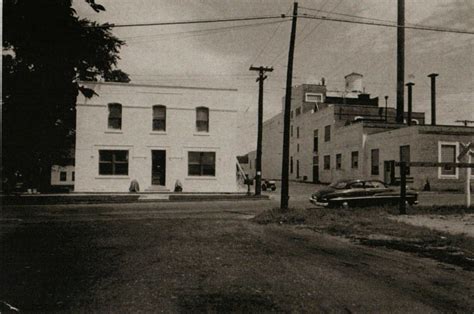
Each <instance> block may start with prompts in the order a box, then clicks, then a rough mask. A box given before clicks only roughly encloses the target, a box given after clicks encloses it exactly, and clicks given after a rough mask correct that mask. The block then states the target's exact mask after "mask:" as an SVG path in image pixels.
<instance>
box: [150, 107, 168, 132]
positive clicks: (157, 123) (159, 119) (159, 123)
mask: <svg viewBox="0 0 474 314" xmlns="http://www.w3.org/2000/svg"><path fill="white" fill-rule="evenodd" d="M153 131H166V107H165V106H162V105H158V106H153Z"/></svg>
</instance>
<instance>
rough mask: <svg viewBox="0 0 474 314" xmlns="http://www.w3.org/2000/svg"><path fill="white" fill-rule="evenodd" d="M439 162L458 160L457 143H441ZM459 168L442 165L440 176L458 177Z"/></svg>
mask: <svg viewBox="0 0 474 314" xmlns="http://www.w3.org/2000/svg"><path fill="white" fill-rule="evenodd" d="M438 156H439V157H438V159H439V162H456V156H457V143H440V145H439V153H438ZM457 176H458V170H457V168H455V167H440V170H439V177H440V178H443V177H445V178H457Z"/></svg>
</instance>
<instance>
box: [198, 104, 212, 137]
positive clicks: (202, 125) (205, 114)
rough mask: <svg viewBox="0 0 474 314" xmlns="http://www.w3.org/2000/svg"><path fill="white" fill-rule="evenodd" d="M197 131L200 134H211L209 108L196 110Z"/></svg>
mask: <svg viewBox="0 0 474 314" xmlns="http://www.w3.org/2000/svg"><path fill="white" fill-rule="evenodd" d="M196 130H197V131H198V132H209V108H206V107H197V108H196Z"/></svg>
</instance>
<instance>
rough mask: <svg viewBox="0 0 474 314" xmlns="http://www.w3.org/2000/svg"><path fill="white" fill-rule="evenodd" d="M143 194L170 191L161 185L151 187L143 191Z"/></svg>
mask: <svg viewBox="0 0 474 314" xmlns="http://www.w3.org/2000/svg"><path fill="white" fill-rule="evenodd" d="M145 192H170V190H169V189H167V188H166V187H165V186H163V185H151V186H149V187H148V188H147V189H145Z"/></svg>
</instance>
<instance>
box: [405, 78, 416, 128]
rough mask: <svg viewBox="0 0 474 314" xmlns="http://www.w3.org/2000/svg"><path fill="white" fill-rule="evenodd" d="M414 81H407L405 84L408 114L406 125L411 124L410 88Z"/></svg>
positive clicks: (411, 93)
mask: <svg viewBox="0 0 474 314" xmlns="http://www.w3.org/2000/svg"><path fill="white" fill-rule="evenodd" d="M413 85H415V83H412V82H409V83H407V84H406V86H408V116H407V124H408V126H410V125H411V111H412V95H413V92H412V88H413Z"/></svg>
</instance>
